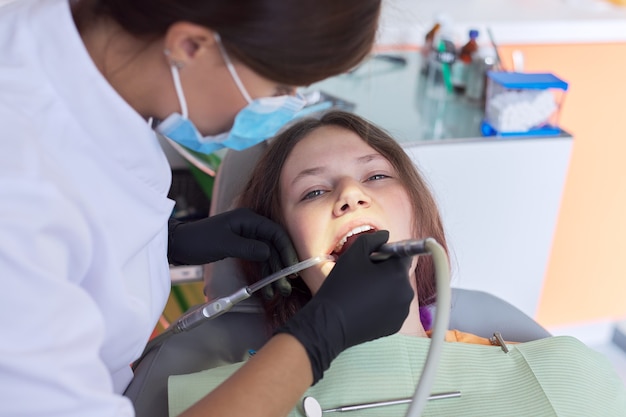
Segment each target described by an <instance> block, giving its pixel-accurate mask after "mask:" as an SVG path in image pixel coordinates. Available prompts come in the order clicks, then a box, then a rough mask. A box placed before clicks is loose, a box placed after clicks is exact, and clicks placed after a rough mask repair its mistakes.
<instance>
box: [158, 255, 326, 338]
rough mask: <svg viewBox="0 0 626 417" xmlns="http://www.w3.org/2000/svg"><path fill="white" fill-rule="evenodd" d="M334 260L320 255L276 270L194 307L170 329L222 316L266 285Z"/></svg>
mask: <svg viewBox="0 0 626 417" xmlns="http://www.w3.org/2000/svg"><path fill="white" fill-rule="evenodd" d="M334 260H335V257H334V256H332V255H320V256H316V257H314V258H309V259H306V260H304V261H302V262H298V263H297V264H295V265H291V266H289V267H287V268H284V269H281V270H280V271H278V272H275V273H273V274H271V275H269V276H267V277H265V278H263V279H261V280H260V281H257V282H255V283H254V284H252V285H249V286H247V287H243V288H241V289H239V290H237V291H235V292H234V293H232V294H230V295H227V296H225V297H221V298H218V299H216V300H212V301H210V302H208V303H206V304H204V305H202V306H200V307H198V308H197V309H194V310H192V311H190V312H188V313H186V314H184V315H183V316H182V317H181V318H179V319H178V320H177V321H176V323H174V324H172V326H171V327H170V329H171V331H172V332H174V333H181V332H184V331H187V330H189V329H192V328H194V327H196V326H197V325H199V324H200V323H202V322H203V321H205V320H209V319H214V318H215V317H218V316H221V315H222V314H224V313H226V312H227V311H228V310H230V309H231V308H232V307H233V306H234V305H235V304H237V303H239V302H241V301H243V300H245V299H246V298H250V296H251V295H252V294H254V293H255V292H257V291H258V290H260V289H261V288H263V287H265V286H266V285H269V284H271V283H272V282H274V281H277V280H279V279H280V278H283V277H286V276H289V275H292V274H295V273H297V272H300V271H302V270H304V269H307V268H310V267H312V266H314V265H317V264H320V263H322V262H328V261H334Z"/></svg>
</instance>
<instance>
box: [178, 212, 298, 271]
mask: <svg viewBox="0 0 626 417" xmlns="http://www.w3.org/2000/svg"><path fill="white" fill-rule="evenodd" d="M272 252H273V253H277V254H278V257H279V258H280V260H281V262H282V263H283V265H282V266H283V267H286V266H289V265H292V264H294V263H296V262H298V257H297V255H296V251H295V249H294V248H293V245H292V243H291V240H290V239H289V236H287V233H286V232H285V231H284V229H283V228H282V227H281V226H280V225H278V224H277V223H274V222H273V221H271V220H269V219H268V218H266V217H263V216H260V215H258V214H256V213H255V212H253V211H252V210H249V209H245V208H240V209H236V210H232V211H227V212H225V213H221V214H218V215H216V216H211V217H207V218H206V219H202V220H198V221H193V222H186V223H183V222H180V221H177V220H174V219H172V220H170V223H169V242H168V249H167V258H168V260H169V262H170V263H172V264H175V265H202V264H206V263H210V262H215V261H219V260H221V259H224V258H229V257H234V258H242V259H247V260H250V261H259V262H261V261H266V260H268V258H269V257H270V254H271V253H272Z"/></svg>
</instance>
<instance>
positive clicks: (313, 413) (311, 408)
mask: <svg viewBox="0 0 626 417" xmlns="http://www.w3.org/2000/svg"><path fill="white" fill-rule="evenodd" d="M460 396H461V391H452V392H442V393H438V394H432V395H430V396H429V397H428V400H429V401H431V400H441V399H445V398H457V397H460ZM412 401H413V398H412V397H410V398H401V399H398V400H388V401H374V402H371V403H363V404H352V405H343V406H341V407H337V408H327V409H326V410H322V406H321V405H320V403H319V401H317V400H316V399H315V398H313V397H304V399H303V400H302V408H303V409H304V415H305V416H306V417H321V415H322V413H334V412H340V413H343V412H346V411H356V410H365V409H368V408H375V407H385V406H388V405H397V404H409V403H411V402H412Z"/></svg>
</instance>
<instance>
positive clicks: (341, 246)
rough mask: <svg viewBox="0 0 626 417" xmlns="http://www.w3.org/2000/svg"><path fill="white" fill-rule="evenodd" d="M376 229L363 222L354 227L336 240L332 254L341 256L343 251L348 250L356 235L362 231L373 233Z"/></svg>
mask: <svg viewBox="0 0 626 417" xmlns="http://www.w3.org/2000/svg"><path fill="white" fill-rule="evenodd" d="M375 231H376V229H375V228H374V227H373V226H370V225H369V224H365V225H362V226H358V227H355V228H354V229H352V230H350V231H349V232H348V233H346V235H345V236H344V237H343V238H341V239H340V240H339V242H337V245H336V246H335V249H334V250H333V252H332V255H335V256H341V254H343V253H344V252H345V251H347V250H348V248H349V247H350V246H352V244H353V243H354V241H355V240H356V238H357V237H358V235H360V234H362V233H374V232H375Z"/></svg>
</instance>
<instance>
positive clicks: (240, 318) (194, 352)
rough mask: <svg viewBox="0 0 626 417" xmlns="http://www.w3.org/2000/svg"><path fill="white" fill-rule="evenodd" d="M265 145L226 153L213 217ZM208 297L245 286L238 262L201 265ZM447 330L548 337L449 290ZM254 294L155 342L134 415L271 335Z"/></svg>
mask: <svg viewBox="0 0 626 417" xmlns="http://www.w3.org/2000/svg"><path fill="white" fill-rule="evenodd" d="M266 146H267V144H266V143H265V142H264V143H261V144H259V145H256V146H254V147H252V148H249V149H247V150H245V151H240V152H233V151H230V152H228V153H227V154H226V156H225V157H224V159H223V161H222V163H221V166H220V169H219V172H218V174H217V176H216V179H215V185H214V190H213V200H212V202H211V214H217V213H221V212H223V211H226V210H228V209H230V208H232V202H233V201H234V199H235V197H236V195H237V193H238V192H239V190H241V189H242V188H243V186H244V184H245V182H246V181H247V178H248V177H249V175H250V172H251V170H252V168H253V166H254V164H255V161H256V160H257V159H258V157H259V156H260V155H261V153H262V152H263V150H264V149H265V147H266ZM204 278H205V294H206V295H207V298H208V299H213V298H216V297H219V296H224V295H227V294H231V293H233V292H234V291H236V290H237V289H239V288H241V287H243V286H245V285H246V283H245V280H244V279H243V277H242V276H241V275H240V273H239V271H238V269H237V266H236V262H235V261H233V260H229V259H227V260H223V261H219V262H215V263H213V264H210V265H206V266H205V277H204ZM449 328H450V329H459V330H462V331H464V332H469V333H473V334H476V335H479V336H482V337H487V338H489V337H492V336H493V334H494V332H496V331H498V332H500V333H501V334H502V336H503V338H504V339H505V340H507V341H511V342H527V341H531V340H537V339H541V338H545V337H548V336H550V333H548V332H547V331H546V330H545V329H544V328H543V327H541V326H540V325H539V324H538V323H536V322H535V321H534V320H533V319H532V318H530V317H528V316H527V315H526V314H524V313H523V312H522V311H520V310H519V309H517V308H516V307H514V306H513V305H511V304H509V303H507V302H506V301H504V300H502V299H500V298H498V297H495V296H493V295H490V294H488V293H485V292H482V291H474V290H467V289H460V288H452V310H451V316H450V326H449ZM267 329H268V328H267V326H266V323H265V318H264V313H263V310H262V308H261V304H260V301H259V299H258V298H256V297H255V296H253V297H251V298H249V299H247V300H244V301H242V302H241V303H239V304H237V305H235V306H234V307H233V308H232V310H230V311H229V312H228V313H226V314H224V315H222V316H219V317H217V318H215V319H213V320H209V321H206V322H204V323H202V324H201V325H199V326H198V327H195V328H193V329H191V330H190V331H187V332H184V333H178V334H165V335H162V336H159V337H157V338H155V339H153V340H152V341H151V342H150V343H149V344H148V346H147V347H146V350H145V351H144V354H143V355H142V357H141V358H140V359H139V360H138V361H137V362H136V363H135V365H134V372H135V377H134V379H133V381H132V382H131V383H130V385H129V386H128V388H127V390H126V392H125V395H126V396H127V397H128V398H130V399H131V401H132V402H133V404H134V406H135V411H136V415H137V417H148V416H150V417H168V404H167V378H168V377H169V376H170V375H179V374H188V373H193V372H198V371H201V370H204V369H209V368H213V367H217V366H221V365H226V364H229V363H233V362H239V361H242V360H245V359H246V358H247V357H248V355H249V353H248V352H249V350H251V349H252V350H257V349H259V348H260V347H261V346H262V345H263V344H264V343H265V341H266V340H267V339H268V338H269V336H270V334H269V332H268V330H267Z"/></svg>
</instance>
